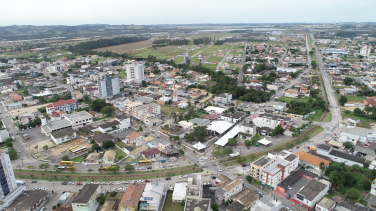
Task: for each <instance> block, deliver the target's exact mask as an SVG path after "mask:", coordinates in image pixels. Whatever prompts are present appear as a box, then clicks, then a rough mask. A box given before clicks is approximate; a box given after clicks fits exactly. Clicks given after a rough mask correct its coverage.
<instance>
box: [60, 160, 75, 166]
mask: <svg viewBox="0 0 376 211" xmlns="http://www.w3.org/2000/svg"><path fill="white" fill-rule="evenodd" d="M60 164H61V165H64V166H71V165H73V161H61V162H60Z"/></svg>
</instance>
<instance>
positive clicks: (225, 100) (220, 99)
mask: <svg viewBox="0 0 376 211" xmlns="http://www.w3.org/2000/svg"><path fill="white" fill-rule="evenodd" d="M214 100H215V103H216V104H218V103H222V104H229V103H231V100H232V94H229V93H222V94H220V95H217V96H215V98H214Z"/></svg>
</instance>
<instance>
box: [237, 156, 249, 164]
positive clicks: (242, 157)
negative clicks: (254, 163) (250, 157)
mask: <svg viewBox="0 0 376 211" xmlns="http://www.w3.org/2000/svg"><path fill="white" fill-rule="evenodd" d="M246 160H247V159H246V158H245V157H244V156H238V157H236V162H238V163H244V162H245V161H246Z"/></svg>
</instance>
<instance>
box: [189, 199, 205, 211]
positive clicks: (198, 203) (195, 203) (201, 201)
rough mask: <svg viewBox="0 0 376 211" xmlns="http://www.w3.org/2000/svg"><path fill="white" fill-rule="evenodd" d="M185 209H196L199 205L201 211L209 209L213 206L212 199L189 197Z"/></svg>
mask: <svg viewBox="0 0 376 211" xmlns="http://www.w3.org/2000/svg"><path fill="white" fill-rule="evenodd" d="M185 204H186V206H185V211H195V208H196V207H199V208H200V209H201V211H208V210H210V209H211V208H210V207H211V204H210V199H187V201H186V202H185Z"/></svg>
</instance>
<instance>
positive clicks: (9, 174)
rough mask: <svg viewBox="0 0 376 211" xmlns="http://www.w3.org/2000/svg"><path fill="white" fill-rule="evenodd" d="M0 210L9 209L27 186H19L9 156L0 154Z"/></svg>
mask: <svg viewBox="0 0 376 211" xmlns="http://www.w3.org/2000/svg"><path fill="white" fill-rule="evenodd" d="M0 181H1V186H0V210H3V209H4V208H6V207H8V206H9V205H11V204H12V203H13V201H14V200H15V199H16V198H17V197H19V196H20V195H21V194H22V193H23V192H24V191H26V185H22V184H20V186H18V185H17V182H16V178H15V176H14V172H13V167H12V163H11V162H10V158H9V155H8V154H6V153H5V152H4V151H1V152H0Z"/></svg>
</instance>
